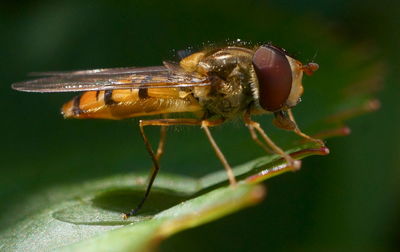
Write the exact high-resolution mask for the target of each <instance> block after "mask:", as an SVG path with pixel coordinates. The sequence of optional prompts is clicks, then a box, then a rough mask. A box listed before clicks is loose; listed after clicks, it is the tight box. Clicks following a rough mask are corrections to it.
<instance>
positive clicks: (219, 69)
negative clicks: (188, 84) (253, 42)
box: [194, 47, 253, 119]
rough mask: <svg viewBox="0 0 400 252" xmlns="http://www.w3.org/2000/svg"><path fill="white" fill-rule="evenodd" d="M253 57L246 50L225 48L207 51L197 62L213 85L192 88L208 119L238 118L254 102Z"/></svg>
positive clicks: (250, 52)
mask: <svg viewBox="0 0 400 252" xmlns="http://www.w3.org/2000/svg"><path fill="white" fill-rule="evenodd" d="M252 54H253V52H252V51H251V50H249V49H246V48H241V47H228V48H224V49H221V50H217V51H214V52H210V53H209V54H208V55H205V57H204V58H203V59H202V60H200V61H199V63H198V67H199V68H200V69H201V70H200V71H203V72H204V73H206V74H207V75H208V76H209V78H210V79H211V82H212V85H211V86H208V87H207V88H199V89H195V92H194V95H195V97H196V98H198V99H199V102H200V104H201V105H202V106H203V107H204V108H205V109H206V111H207V114H208V115H209V116H210V117H211V116H215V115H217V116H221V117H223V118H226V119H230V118H234V117H237V116H239V115H241V114H242V113H243V112H244V111H245V110H246V109H247V108H248V107H249V106H250V104H251V103H252V102H253V95H252V89H251V85H250V83H251V82H252V79H253V78H252V72H253V70H252V64H251V59H252Z"/></svg>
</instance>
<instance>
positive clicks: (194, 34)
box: [0, 0, 400, 251]
mask: <svg viewBox="0 0 400 252" xmlns="http://www.w3.org/2000/svg"><path fill="white" fill-rule="evenodd" d="M391 2H392V1H389V0H382V1H379V3H377V2H376V1H372V0H367V1H344V0H341V1H329V0H325V1H319V2H318V3H317V2H313V1H307V0H303V1H296V2H292V1H284V0H281V1H237V0H233V1H208V0H203V1H15V2H11V1H10V2H8V3H6V2H2V3H0V32H1V33H0V34H1V39H0V64H1V68H0V98H1V99H0V104H1V106H2V119H1V121H2V123H1V124H0V127H1V132H2V137H1V142H2V144H1V147H0V148H1V149H0V166H1V168H0V169H1V174H2V175H1V176H0V196H1V201H0V220H1V221H2V223H4V224H3V227H2V228H5V227H7V226H8V225H11V224H12V222H11V221H7V219H9V218H8V217H9V215H10V214H11V213H10V212H9V211H7V210H8V209H10V207H12V206H13V205H14V204H15V203H17V202H21V201H23V200H24V198H25V197H26V196H27V195H29V194H30V193H33V192H37V191H39V190H40V189H43V188H46V187H49V186H56V185H59V184H66V183H73V182H78V183H79V182H80V181H86V180H88V179H92V178H99V177H104V176H108V175H113V174H120V173H127V172H132V171H138V172H142V171H146V170H147V168H149V167H150V160H149V159H148V156H147V153H146V151H145V149H144V147H143V144H142V140H141V138H140V136H139V133H138V129H137V119H131V120H124V121H101V120H99V121H95V120H87V121H79V120H64V119H63V118H62V117H61V115H59V108H60V105H61V104H62V103H63V102H65V101H66V100H68V99H69V98H71V97H72V95H71V94H52V95H49V94H29V93H18V92H15V91H13V90H11V89H10V84H11V83H12V82H15V81H21V80H24V79H26V74H27V73H28V72H35V71H51V70H74V69H90V68H101V67H118V66H149V65H159V64H160V63H161V61H162V60H164V59H169V58H171V57H172V56H173V55H174V53H175V52H174V49H175V50H178V49H185V48H188V46H191V45H194V46H201V45H202V43H209V42H221V41H222V42H223V41H226V40H233V39H237V38H241V39H242V40H248V41H253V42H260V41H261V42H268V41H272V42H273V43H274V44H276V45H279V46H282V47H284V48H286V49H287V50H288V51H289V52H293V53H294V54H295V55H296V56H297V57H298V58H299V59H300V60H302V61H310V60H312V59H314V58H315V61H316V62H318V63H319V64H320V67H321V69H320V70H319V71H318V72H317V73H316V74H315V77H314V76H313V77H312V78H307V79H306V80H305V89H306V92H305V95H304V102H303V103H302V104H300V105H299V106H298V108H296V114H297V118H298V121H299V124H300V125H301V124H302V123H306V122H312V120H313V113H314V110H317V109H316V108H315V107H318V101H321V100H323V99H325V98H327V97H329V94H324V93H320V94H316V93H315V92H314V93H313V91H312V90H307V82H309V83H312V82H314V83H316V82H318V81H323V78H322V77H318V75H319V76H324V78H331V79H334V78H335V71H336V69H335V67H334V66H333V67H329V68H326V67H325V68H324V65H325V66H326V65H329V61H330V57H331V58H332V57H335V55H334V54H332V51H330V50H331V49H330V47H332V46H333V45H335V46H336V49H335V50H338V49H340V48H347V49H348V48H350V47H357V46H358V45H360V46H362V47H363V48H367V49H364V51H363V53H364V54H366V56H368V54H373V55H377V56H378V57H377V59H379V60H380V61H383V62H384V66H385V76H379V77H380V78H383V80H384V88H383V89H382V90H381V91H380V92H379V93H378V94H377V97H378V98H379V99H380V100H381V103H382V108H381V110H380V111H378V112H375V113H373V114H368V115H364V116H362V117H358V118H355V119H353V120H351V121H350V122H349V123H348V124H349V126H350V127H351V129H352V134H351V135H350V136H349V137H345V138H343V137H342V138H335V139H330V140H329V141H328V146H329V148H330V150H331V154H330V155H329V156H326V157H311V158H308V159H306V160H304V163H303V169H302V170H301V171H300V172H297V173H291V174H286V175H283V176H280V177H278V178H275V179H272V180H269V181H268V182H267V183H266V184H267V186H268V190H269V195H268V197H267V198H266V200H265V201H264V202H263V203H262V204H260V205H258V206H256V207H253V208H250V209H246V210H244V211H242V212H240V213H236V214H234V215H231V216H229V217H225V218H223V219H221V220H218V221H216V222H213V223H210V224H208V225H205V226H201V227H198V228H195V229H191V230H188V231H185V232H183V233H180V234H177V235H175V236H173V237H172V238H171V239H169V240H167V241H165V242H164V243H163V244H162V246H161V251H187V250H188V248H190V250H191V251H204V250H208V251H213V250H215V251H217V250H219V251H220V250H230V251H253V250H254V249H255V248H258V249H268V250H269V251H275V250H276V251H282V250H286V251H288V250H291V251H310V250H311V251H313V250H315V251H321V250H324V251H329V250H331V251H337V250H345V251H397V250H399V249H400V227H399V225H400V199H399V193H400V190H399V187H398V181H399V180H400V165H399V163H400V160H399V159H400V146H399V145H400V141H399V140H400V137H399V136H400V134H399V132H400V131H399V121H400V118H399V117H400V106H399V104H398V99H399V95H400V92H399V90H400V89H399V86H398V85H399V76H400V60H399V59H400V48H399V45H400V32H399V27H400V18H399V15H400V4H399V3H396V4H393V3H391ZM355 55H360V54H355ZM361 55H362V53H361ZM349 61H350V62H351V59H349ZM345 63H346V62H343V64H345ZM347 63H348V62H347ZM338 81H339V80H338ZM321 85H323V83H321ZM270 119H271V118H269V117H266V118H263V119H261V120H262V122H263V124H264V125H269V124H270ZM267 128H268V127H267ZM148 132H149V135H150V136H151V137H152V138H156V137H157V135H158V131H157V130H156V129H149V130H148ZM170 132H171V134H170V136H169V139H168V142H167V149H166V155H165V158H164V159H163V161H162V166H163V168H162V172H165V173H178V174H185V175H191V176H200V175H202V174H206V173H208V172H210V171H215V169H216V167H217V168H218V169H219V168H220V165H219V163H218V161H217V159H216V158H215V159H214V158H212V159H211V158H210V159H208V158H204V156H212V155H214V154H213V153H212V150H211V148H210V146H209V145H208V143H207V140H206V139H205V137H204V136H203V133H202V132H200V130H198V129H195V128H175V129H172V130H170ZM214 132H215V134H214V135H215V137H216V139H217V141H218V142H219V143H220V146H221V148H222V149H223V151H224V153H225V154H226V156H227V157H228V159H229V160H230V162H231V163H232V164H239V163H241V162H244V161H246V160H249V159H251V158H254V157H257V156H260V155H262V154H263V153H262V151H261V150H259V149H258V147H257V146H256V145H254V143H252V141H251V140H250V138H249V137H248V133H247V132H246V129H245V128H244V127H242V126H240V124H239V123H233V124H229V125H225V126H223V127H221V128H218V129H215V130H214ZM233 135H234V136H235V138H232V136H233ZM272 138H274V136H273V135H272ZM275 139H276V137H275ZM277 142H279V140H278V141H277Z"/></svg>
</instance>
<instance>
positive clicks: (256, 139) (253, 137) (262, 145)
mask: <svg viewBox="0 0 400 252" xmlns="http://www.w3.org/2000/svg"><path fill="white" fill-rule="evenodd" d="M247 128H248V129H249V131H250V135H251V138H252V139H253V140H254V142H256V143H257V144H258V145H259V146H260V147H261V148H263V149H264V150H265V152H267V153H271V152H272V150H271V149H270V148H268V146H266V145H265V144H264V143H263V142H261V141H260V139H258V135H257V133H256V132H255V131H254V127H253V126H251V125H247Z"/></svg>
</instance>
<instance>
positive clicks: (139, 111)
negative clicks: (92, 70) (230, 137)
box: [62, 88, 202, 119]
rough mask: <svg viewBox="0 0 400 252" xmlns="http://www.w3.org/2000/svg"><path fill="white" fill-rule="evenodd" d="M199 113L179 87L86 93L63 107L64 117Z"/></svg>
mask: <svg viewBox="0 0 400 252" xmlns="http://www.w3.org/2000/svg"><path fill="white" fill-rule="evenodd" d="M200 110H202V108H201V106H200V105H199V104H198V102H197V101H196V100H195V99H194V98H193V96H192V95H191V93H188V92H186V91H182V90H180V89H179V88H150V89H147V88H142V89H116V90H105V91H88V92H85V93H83V94H81V95H79V96H76V97H74V98H73V99H72V100H71V101H69V102H67V103H66V104H64V106H63V107H62V114H63V115H64V117H65V118H100V119H123V118H129V117H136V116H146V115H156V114H164V113H177V112H195V111H200Z"/></svg>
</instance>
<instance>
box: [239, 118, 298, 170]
mask: <svg viewBox="0 0 400 252" xmlns="http://www.w3.org/2000/svg"><path fill="white" fill-rule="evenodd" d="M244 122H245V123H246V125H247V127H249V128H254V129H255V130H256V131H257V132H258V133H259V134H260V135H261V137H262V138H263V139H264V141H265V142H266V143H267V144H268V145H269V146H270V147H271V149H272V150H273V151H274V152H275V153H276V154H278V155H280V156H281V157H283V158H284V159H285V160H286V162H287V163H288V164H289V166H291V168H292V169H293V170H298V169H300V166H301V161H300V160H294V159H293V158H292V157H291V156H290V155H288V154H287V153H286V152H284V151H283V150H282V149H281V148H280V147H279V146H278V145H276V144H275V143H274V142H273V141H272V140H271V139H270V138H269V137H268V135H267V134H266V133H265V131H264V130H263V129H262V128H261V126H260V124H259V123H258V122H255V121H252V120H251V118H250V115H249V114H245V115H244Z"/></svg>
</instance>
